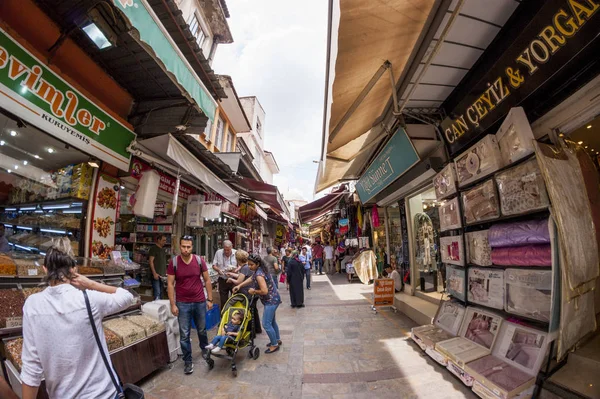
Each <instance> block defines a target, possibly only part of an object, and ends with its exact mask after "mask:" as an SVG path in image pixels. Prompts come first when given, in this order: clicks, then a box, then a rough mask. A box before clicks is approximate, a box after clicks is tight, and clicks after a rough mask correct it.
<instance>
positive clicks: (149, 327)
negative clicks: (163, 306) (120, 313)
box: [125, 315, 165, 336]
mask: <svg viewBox="0 0 600 399" xmlns="http://www.w3.org/2000/svg"><path fill="white" fill-rule="evenodd" d="M125 319H126V320H129V321H130V322H132V323H134V324H137V325H138V326H140V327H143V328H144V330H146V335H147V336H150V335H152V334H156V333H158V332H161V331H165V323H162V322H159V321H157V320H154V319H151V318H149V317H146V316H142V315H135V316H127V317H126V318H125Z"/></svg>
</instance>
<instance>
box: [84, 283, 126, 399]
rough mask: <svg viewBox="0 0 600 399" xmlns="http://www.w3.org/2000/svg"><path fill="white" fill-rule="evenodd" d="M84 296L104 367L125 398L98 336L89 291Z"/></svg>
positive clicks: (119, 393) (120, 395)
mask: <svg viewBox="0 0 600 399" xmlns="http://www.w3.org/2000/svg"><path fill="white" fill-rule="evenodd" d="M83 297H84V298H85V307H86V308H87V313H88V318H89V319H90V324H91V325H92V331H93V332H94V338H95V339H96V344H97V345H98V349H99V350H100V355H101V356H102V361H103V362H104V367H106V370H107V371H108V374H109V375H110V379H111V380H112V383H113V385H114V386H115V388H116V389H117V392H118V397H119V398H125V394H124V393H123V388H122V387H121V385H120V384H119V383H118V382H117V380H116V378H115V375H114V374H113V373H112V368H111V367H110V363H109V362H108V359H107V358H106V353H104V348H102V344H101V343H100V337H99V336H98V330H97V329H96V321H95V320H94V315H93V314H92V307H91V305H90V299H89V298H88V294H87V292H86V291H85V290H84V291H83Z"/></svg>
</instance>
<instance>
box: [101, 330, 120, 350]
mask: <svg viewBox="0 0 600 399" xmlns="http://www.w3.org/2000/svg"><path fill="white" fill-rule="evenodd" d="M104 338H105V339H106V346H108V351H109V352H112V351H114V350H117V349H119V348H122V347H123V340H122V339H121V337H119V336H118V335H117V334H115V333H114V332H112V331H110V330H109V329H107V328H105V329H104Z"/></svg>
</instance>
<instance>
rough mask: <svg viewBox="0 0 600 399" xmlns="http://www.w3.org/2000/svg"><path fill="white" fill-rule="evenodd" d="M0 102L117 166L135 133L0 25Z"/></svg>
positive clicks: (124, 162) (124, 164) (125, 162)
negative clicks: (0, 27)
mask: <svg viewBox="0 0 600 399" xmlns="http://www.w3.org/2000/svg"><path fill="white" fill-rule="evenodd" d="M0 106H1V107H3V108H5V109H7V110H8V111H10V112H12V113H13V114H15V115H17V116H19V117H21V118H23V119H25V120H27V121H29V122H30V123H32V124H33V125H35V126H36V127H38V128H40V129H42V130H44V131H46V132H47V133H49V134H51V135H53V136H54V137H56V138H58V139H60V140H62V141H64V142H65V143H67V144H70V145H72V146H73V147H75V148H78V149H80V150H82V151H85V152H86V153H88V154H90V155H92V156H94V157H96V158H98V159H100V160H102V161H105V162H107V163H109V164H111V165H113V166H116V167H118V168H119V169H122V170H125V171H127V170H129V160H130V158H131V154H129V152H127V147H128V146H129V144H130V143H131V142H132V141H133V140H134V139H135V133H133V132H132V131H131V130H129V129H128V128H127V127H125V126H124V125H123V124H121V123H120V122H119V121H117V120H116V119H114V118H112V117H111V116H109V115H108V114H107V113H106V112H104V111H103V110H101V109H100V108H99V107H98V106H96V105H95V104H94V103H92V102H91V101H90V100H89V99H87V98H86V97H85V96H84V95H83V94H81V93H80V92H79V91H77V90H76V89H75V88H73V87H72V86H71V85H69V84H68V83H67V82H65V81H64V80H62V79H61V78H60V77H59V76H58V75H57V74H56V73H54V72H53V71H51V70H50V69H48V68H47V67H46V65H45V64H44V63H43V62H41V61H40V60H38V59H37V58H36V57H34V56H33V55H32V54H31V53H30V52H29V51H27V50H25V49H24V48H23V47H22V46H21V45H19V44H18V43H17V42H16V41H15V40H13V39H12V38H11V37H10V36H9V35H8V34H7V33H6V32H5V31H4V30H2V29H0Z"/></svg>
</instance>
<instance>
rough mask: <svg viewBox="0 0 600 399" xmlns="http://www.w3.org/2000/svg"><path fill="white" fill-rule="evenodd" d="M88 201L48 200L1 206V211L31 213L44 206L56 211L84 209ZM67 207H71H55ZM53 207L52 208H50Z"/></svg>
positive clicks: (72, 199) (71, 198)
mask: <svg viewBox="0 0 600 399" xmlns="http://www.w3.org/2000/svg"><path fill="white" fill-rule="evenodd" d="M86 202H87V200H82V199H79V198H73V197H68V198H61V199H55V200H47V201H38V202H28V203H24V204H7V205H0V209H1V210H3V211H4V212H19V211H20V212H29V211H34V210H35V208H37V207H38V206H41V207H42V208H43V207H44V206H46V207H48V208H46V209H45V210H56V209H68V208H79V207H83V206H84V205H85V204H86ZM66 205H70V206H69V207H66V208H62V207H61V208H56V207H54V206H66ZM50 207H52V208H50ZM23 208H34V209H23Z"/></svg>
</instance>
